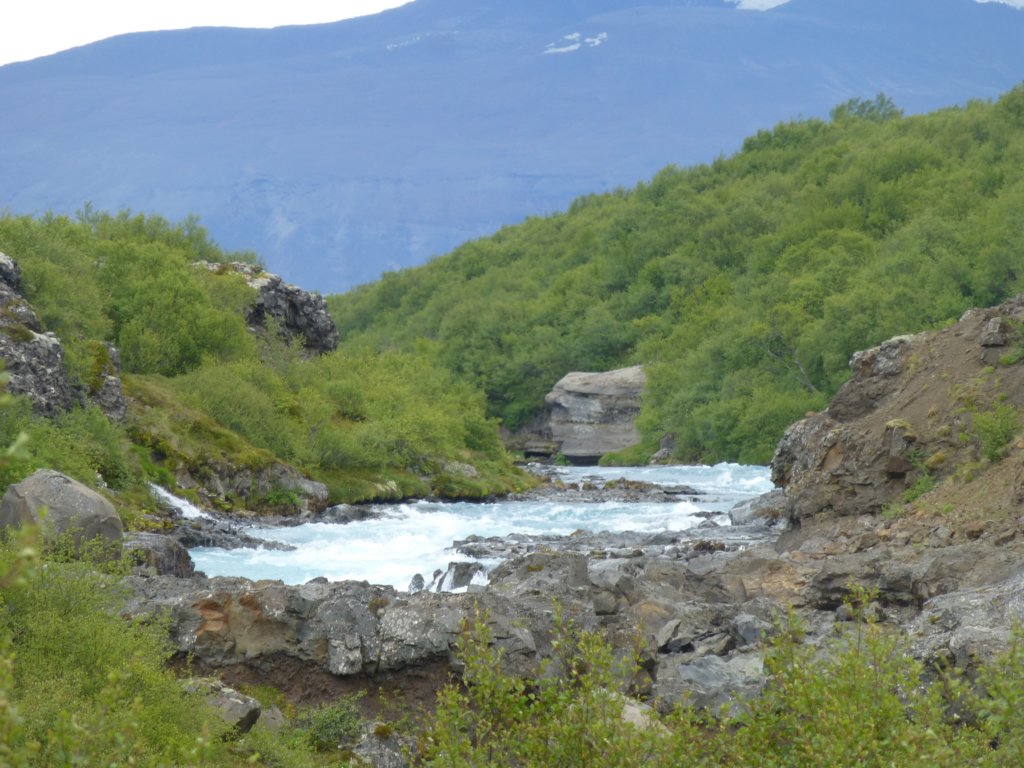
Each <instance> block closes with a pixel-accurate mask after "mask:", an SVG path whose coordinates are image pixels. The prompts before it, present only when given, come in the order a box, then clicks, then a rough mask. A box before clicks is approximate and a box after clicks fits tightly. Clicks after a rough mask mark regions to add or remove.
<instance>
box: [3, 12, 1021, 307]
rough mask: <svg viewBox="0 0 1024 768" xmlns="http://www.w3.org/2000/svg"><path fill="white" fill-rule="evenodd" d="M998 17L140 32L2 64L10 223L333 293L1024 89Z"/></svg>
mask: <svg viewBox="0 0 1024 768" xmlns="http://www.w3.org/2000/svg"><path fill="white" fill-rule="evenodd" d="M1021 40H1024V12H1020V11H1016V10H1014V9H1012V8H1009V7H1007V6H1004V5H1000V4H978V3H975V2H973V0H899V1H898V2H894V1H893V0H858V2H850V0H792V2H790V3H788V4H786V5H783V6H781V7H778V8H776V9H773V10H771V11H768V12H763V13H758V12H751V11H741V10H739V9H737V8H736V6H735V5H733V4H732V3H728V2H725V0H682V1H680V0H674V1H673V0H648V2H645V3H640V2H637V1H636V0H589V1H588V2H582V1H581V2H541V1H540V0H517V1H513V0H416V1H415V2H413V3H411V4H409V5H407V6H404V7H401V8H398V9H395V10H392V11H388V12H385V13H382V14H379V15H377V16H373V17H367V18H362V19H355V20H350V21H345V22H339V23H336V24H326V25H316V26H309V27H287V28H281V29H276V30H269V31H267V30H236V29H196V30H189V31H179V32H165V33H147V34H138V35H127V36H122V37H117V38H112V39H110V40H107V41H104V42H100V43H96V44H93V45H89V46H85V47H82V48H78V49H74V50H71V51H68V52H65V53H61V54H58V55H55V56H50V57H46V58H43V59H38V60H36V61H32V62H27V63H23V64H13V65H8V66H5V67H2V68H0V104H2V105H3V119H2V120H0V169H2V173H0V207H6V208H8V209H9V210H10V211H11V212H13V213H39V212H43V211H45V210H48V209H52V210H54V211H57V212H68V213H72V212H74V211H75V210H77V209H79V208H81V206H82V205H83V203H84V202H85V201H91V202H92V203H93V204H94V205H95V206H96V207H97V208H99V209H118V208H122V207H130V208H132V209H134V210H137V211H145V212H155V213H159V214H161V215H164V216H167V217H170V218H172V219H176V218H181V217H184V216H186V215H187V214H189V213H200V214H201V215H202V217H203V223H204V225H206V226H207V228H208V229H209V230H210V232H211V234H212V235H213V236H214V237H215V238H216V239H217V241H218V242H219V243H220V244H221V245H222V246H224V247H226V248H230V249H252V250H255V251H257V252H258V253H259V254H260V255H262V256H263V257H264V258H265V259H266V261H267V262H268V265H269V266H270V267H271V268H272V269H274V270H275V271H277V272H279V273H281V274H283V275H284V276H285V277H286V278H287V279H290V280H292V281H295V282H299V283H301V284H303V285H307V286H310V287H313V288H318V289H320V290H321V291H324V292H333V291H339V290H342V289H345V288H347V287H350V286H352V285H354V284H357V283H361V282H366V281H368V280H371V279H375V278H377V277H378V276H379V275H380V273H381V272H382V271H384V270H386V269H393V268H396V267H400V266H404V265H409V264H416V263H421V262H423V261H424V260H425V259H427V258H429V257H430V256H431V255H434V254H438V253H442V252H445V251H447V250H449V249H451V248H453V247H454V246H456V245H457V244H458V243H460V242H463V241H465V240H468V239H471V238H473V237H477V236H480V235H482V234H486V233H489V232H492V231H494V230H496V229H497V228H498V227H500V226H501V225H503V224H509V223H515V222H517V221H520V220H522V218H523V217H525V216H527V215H533V214H544V213H550V212H552V211H555V210H561V209H564V208H565V207H566V206H567V205H568V203H569V201H570V200H572V198H574V197H576V196H578V195H580V194H584V193H589V192H600V191H604V190H608V189H612V188H614V187H616V186H619V185H626V186H631V185H632V184H633V183H635V181H636V180H637V179H640V178H647V177H650V176H651V175H652V174H653V173H654V172H655V171H656V170H657V169H658V168H660V167H662V166H664V165H666V164H668V163H677V164H690V163H693V162H699V161H708V160H711V159H713V158H714V157H715V156H717V155H719V154H721V153H730V152H732V151H734V150H735V149H737V148H738V147H739V144H740V142H741V140H742V137H744V136H746V135H749V134H751V133H753V132H754V131H756V130H757V129H758V128H763V127H768V126H771V125H773V124H774V123H776V122H778V121H779V120H785V119H790V118H793V117H797V116H820V115H824V114H825V113H826V112H827V111H828V109H829V108H831V107H832V106H834V105H835V104H837V103H839V102H841V101H844V100H846V99H847V98H850V97H852V96H861V97H869V96H873V95H874V94H875V93H877V92H879V91H884V92H885V93H887V94H888V95H889V96H891V97H892V98H893V99H894V100H895V101H896V102H897V104H899V105H900V106H901V107H902V108H903V109H905V110H907V111H908V112H919V111H925V110H928V109H933V108H936V107H938V106H941V105H947V104H952V103H963V102H965V101H966V100H968V99H970V98H991V97H994V96H996V95H997V94H998V93H1000V92H1002V91H1005V90H1006V89H1007V88H1009V87H1010V86H1012V85H1013V84H1014V83H1015V82H1017V81H1018V80H1019V79H1021V78H1022V77H1024V45H1021V44H1020V43H1021Z"/></svg>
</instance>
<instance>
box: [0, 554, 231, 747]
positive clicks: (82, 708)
mask: <svg viewBox="0 0 1024 768" xmlns="http://www.w3.org/2000/svg"><path fill="white" fill-rule="evenodd" d="M30 551H31V550H27V549H26V540H25V539H24V538H16V537H15V538H12V537H8V539H7V540H5V541H4V542H3V543H0V583H2V586H3V589H2V592H0V648H3V650H4V663H3V664H0V683H2V685H0V687H3V688H5V690H6V698H4V696H3V695H0V724H2V726H3V727H2V728H0V730H4V731H5V733H4V736H5V741H4V747H3V749H5V750H6V751H7V755H6V757H7V758H8V760H9V761H10V762H8V763H5V764H12V765H15V766H22V765H23V766H28V765H98V764H104V765H113V764H128V762H129V761H133V764H136V765H144V766H150V765H152V766H156V765H169V764H179V765H185V764H195V763H198V762H201V761H202V760H203V759H209V758H213V757H215V756H216V755H217V754H219V753H223V752H224V748H223V747H222V746H220V745H219V742H218V741H217V739H216V737H217V736H218V735H219V734H220V733H221V732H222V731H223V730H224V725H223V723H222V722H221V721H220V720H219V719H218V718H217V717H216V716H215V715H213V714H212V713H211V712H210V711H208V710H207V709H206V707H205V705H204V704H203V703H202V702H201V701H199V700H197V699H194V698H193V697H191V696H189V695H188V694H186V693H185V691H184V689H183V688H182V686H181V685H180V683H179V681H178V680H177V679H176V678H175V677H174V676H173V675H172V674H171V673H170V672H168V671H167V670H165V669H164V666H163V664H164V662H165V661H166V660H167V659H168V658H169V654H170V648H169V643H168V635H167V626H166V624H165V623H164V622H161V621H153V622H148V623H144V622H137V621H136V622H131V621H126V620H124V619H121V618H119V616H118V610H119V609H120V608H121V606H122V605H123V601H124V597H125V593H124V590H123V588H122V587H121V586H120V583H119V581H118V579H117V578H116V577H115V576H113V575H110V574H105V573H103V572H100V571H98V570H96V569H95V568H94V567H93V566H92V565H91V564H90V563H87V562H81V561H69V560H67V559H57V560H48V561H47V562H45V564H37V563H36V562H35V561H34V560H33V559H32V558H31V557H27V556H26V552H30ZM15 712H16V717H15V714H14V713H15ZM0 754H3V752H0ZM12 756H17V757H16V758H15V757H12ZM24 756H30V757H29V759H28V760H23V757H24ZM19 760H22V762H19Z"/></svg>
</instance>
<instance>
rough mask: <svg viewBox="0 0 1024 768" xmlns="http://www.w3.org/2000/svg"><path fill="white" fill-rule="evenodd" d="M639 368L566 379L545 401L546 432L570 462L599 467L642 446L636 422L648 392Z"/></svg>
mask: <svg viewBox="0 0 1024 768" xmlns="http://www.w3.org/2000/svg"><path fill="white" fill-rule="evenodd" d="M644 382H645V377H644V371H643V368H642V367H641V366H639V365H635V366H633V367H631V368H619V369H618V370H614V371H607V372H604V373H582V372H574V373H568V374H566V375H565V376H563V377H562V378H561V379H560V380H559V381H558V383H557V384H555V386H554V388H553V389H552V390H551V392H550V393H548V395H547V397H545V398H544V405H545V417H546V432H547V434H549V435H550V438H551V441H552V442H553V443H554V444H555V445H556V446H557V450H558V452H560V453H562V454H563V455H564V456H565V457H566V458H567V459H569V461H572V462H573V463H576V464H596V463H597V462H598V460H599V459H600V458H601V456H603V455H604V454H606V453H610V452H612V451H621V450H622V449H624V448H629V447H630V446H633V445H636V444H637V443H639V442H640V432H639V431H638V430H637V428H636V417H637V415H639V413H640V396H641V394H642V392H643V388H644Z"/></svg>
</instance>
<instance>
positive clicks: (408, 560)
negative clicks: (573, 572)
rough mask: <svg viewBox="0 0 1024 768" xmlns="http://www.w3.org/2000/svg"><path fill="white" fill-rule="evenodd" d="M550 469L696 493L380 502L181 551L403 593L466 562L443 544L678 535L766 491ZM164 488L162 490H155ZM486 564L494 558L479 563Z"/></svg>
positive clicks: (574, 477)
mask: <svg viewBox="0 0 1024 768" xmlns="http://www.w3.org/2000/svg"><path fill="white" fill-rule="evenodd" d="M558 475H559V477H561V479H562V480H563V481H564V482H565V483H566V484H569V483H579V482H582V481H584V480H585V479H586V478H600V479H601V480H612V479H616V478H620V477H626V478H627V479H631V480H642V481H644V482H648V483H656V484H659V485H663V486H668V487H671V486H676V485H689V486H691V487H693V488H694V489H696V490H698V491H701V492H702V493H703V495H702V496H699V497H692V498H695V499H696V501H691V500H686V501H678V502H669V503H660V504H659V503H653V504H652V503H623V502H600V503H584V502H580V503H565V502H553V503H552V502H534V501H530V502H525V501H498V502H490V503H472V502H451V503H447V502H427V501H420V502H415V503H409V504H394V505H385V506H380V507H378V509H380V510H381V511H383V512H384V517H383V518H380V519H376V520H363V521H358V522H352V523H346V524H333V523H311V524H307V525H300V526H294V527H254V528H249V529H246V533H248V534H249V535H251V536H254V537H256V538H260V539H265V540H272V541H279V542H284V543H287V544H291V545H293V546H295V547H296V549H294V550H291V551H281V550H273V549H256V550H253V549H234V550H224V549H214V548H209V547H199V548H196V549H193V550H192V551H191V554H192V559H193V560H194V561H195V563H196V568H197V569H198V570H201V571H204V572H205V573H206V574H207V575H209V576H245V577H248V578H250V579H280V580H282V581H284V582H285V583H287V584H302V583H304V582H306V581H309V580H310V579H312V578H314V577H317V576H326V577H327V578H328V579H330V580H331V581H341V580H345V579H354V580H360V581H362V580H365V581H369V582H371V583H374V584H389V585H391V586H393V587H395V588H396V589H407V588H408V586H409V582H410V581H411V579H412V577H413V575H415V574H417V573H420V574H422V575H423V576H424V577H425V578H426V580H427V581H428V582H429V581H430V578H431V575H432V574H433V573H434V571H435V570H437V569H440V570H444V569H446V568H447V567H448V563H450V562H456V561H469V560H472V558H469V557H466V556H464V555H460V554H457V553H455V552H453V551H452V550H451V546H452V542H453V541H455V540H456V539H465V538H468V537H469V536H471V535H477V536H481V537H488V536H506V535H508V534H513V533H525V534H569V533H572V532H573V531H576V530H580V529H584V530H589V531H611V532H621V531H638V532H657V531H682V530H686V529H688V528H691V527H693V526H694V525H697V524H698V523H700V522H701V520H702V519H703V518H702V517H698V516H697V515H696V513H698V512H712V513H714V514H715V515H716V517H715V521H716V522H717V523H719V524H720V525H723V524H724V525H727V524H728V516H727V515H726V513H727V512H728V510H729V509H730V508H731V507H732V506H733V505H734V504H736V503H737V502H739V501H743V500H745V499H749V498H751V497H753V496H757V495H759V494H761V493H765V492H767V491H770V490H771V489H772V488H773V486H772V483H771V480H770V479H769V476H768V470H767V468H766V467H752V466H742V465H738V464H718V465H715V466H713V467H705V466H686V467H615V468H611V467H569V468H560V469H559V470H558ZM165 493H166V491H165ZM481 562H482V563H483V565H484V566H485V567H486V568H490V567H493V566H494V565H495V563H494V562H489V561H481Z"/></svg>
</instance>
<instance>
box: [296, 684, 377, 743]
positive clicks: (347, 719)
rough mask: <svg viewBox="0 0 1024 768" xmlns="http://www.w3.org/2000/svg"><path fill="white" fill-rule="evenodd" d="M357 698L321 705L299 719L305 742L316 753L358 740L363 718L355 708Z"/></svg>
mask: <svg viewBox="0 0 1024 768" xmlns="http://www.w3.org/2000/svg"><path fill="white" fill-rule="evenodd" d="M357 700H358V697H352V696H343V697H341V698H340V699H337V700H335V701H332V702H329V703H327V704H323V705H322V706H320V707H318V708H317V709H314V710H313V711H312V712H309V713H307V714H305V715H303V716H302V717H301V718H300V723H301V726H302V727H303V728H304V729H305V733H306V740H307V741H308V743H309V745H310V746H311V747H313V748H314V749H315V750H317V751H318V752H327V751H329V750H333V749H338V748H339V747H340V746H343V745H345V744H350V743H352V742H354V741H355V740H356V739H358V738H359V735H360V733H361V730H362V726H363V718H362V716H361V715H360V714H359V710H358V708H357V707H356V701H357Z"/></svg>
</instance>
